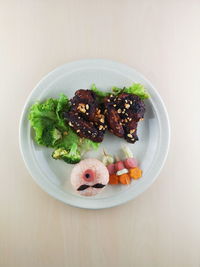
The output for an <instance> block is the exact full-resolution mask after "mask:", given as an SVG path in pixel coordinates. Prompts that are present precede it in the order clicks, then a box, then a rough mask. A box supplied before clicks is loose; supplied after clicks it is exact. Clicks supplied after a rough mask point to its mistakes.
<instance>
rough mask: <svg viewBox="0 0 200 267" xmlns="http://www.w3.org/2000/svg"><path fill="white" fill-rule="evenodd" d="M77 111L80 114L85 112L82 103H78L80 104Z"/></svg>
mask: <svg viewBox="0 0 200 267" xmlns="http://www.w3.org/2000/svg"><path fill="white" fill-rule="evenodd" d="M77 109H78V110H80V112H83V113H85V112H86V109H85V104H83V103H80V104H79V105H78V107H77Z"/></svg>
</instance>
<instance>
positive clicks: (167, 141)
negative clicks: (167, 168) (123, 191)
mask: <svg viewBox="0 0 200 267" xmlns="http://www.w3.org/2000/svg"><path fill="white" fill-rule="evenodd" d="M87 64H102V65H104V64H105V65H106V64H107V65H110V66H112V67H114V68H116V67H118V68H119V69H121V70H123V69H125V70H127V71H128V70H129V71H130V72H132V73H134V74H136V75H137V76H138V77H139V78H140V79H142V80H144V81H145V83H147V84H148V85H149V86H150V87H151V89H152V91H153V93H154V94H155V96H156V98H157V99H158V100H159V104H160V107H161V109H162V110H163V114H162V116H163V117H164V119H165V125H166V129H165V147H164V155H163V157H162V161H161V163H160V165H159V166H158V168H157V171H156V172H155V174H154V176H153V178H152V179H151V180H150V182H148V183H146V184H145V185H144V187H143V188H142V190H140V191H139V192H137V194H136V195H135V196H129V197H128V198H126V199H120V201H118V202H114V203H110V204H109V205H102V206H93V205H88V206H84V205H81V204H78V203H70V202H68V201H67V200H66V199H65V200H64V199H63V198H61V197H60V196H59V195H56V194H54V193H53V191H52V190H51V189H50V188H47V187H46V186H45V185H44V184H43V183H42V182H41V181H40V179H38V178H36V177H35V174H34V171H33V170H32V168H31V167H30V166H29V164H28V160H27V158H26V157H25V152H24V149H23V138H22V136H23V121H24V117H25V115H26V110H27V107H28V104H29V102H30V100H31V98H32V97H33V95H34V93H35V92H36V90H37V88H38V87H39V86H40V84H42V83H43V82H44V81H45V80H46V79H48V77H50V76H52V75H54V74H56V72H58V71H61V70H62V69H64V68H65V67H66V66H70V65H71V66H72V67H73V65H74V66H75V65H87ZM119 69H118V70H119ZM26 119H27V118H26ZM166 137H167V138H166ZM170 138H171V128H170V122H169V115H168V112H167V109H166V106H165V104H164V102H163V100H162V98H161V96H160V94H159V93H158V91H157V90H156V89H155V87H154V86H153V85H152V83H151V82H150V81H149V80H148V79H147V78H146V77H145V76H144V75H143V74H141V73H140V72H138V71H136V70H135V69H134V68H132V67H130V66H128V65H126V64H123V63H119V62H116V61H113V60H109V59H101V58H97V59H82V60H77V61H72V62H67V63H65V64H62V65H60V66H58V67H56V68H55V69H53V70H52V71H50V72H49V73H47V74H46V75H45V76H43V77H42V79H40V81H39V82H38V83H37V84H36V86H35V87H34V88H33V89H32V90H31V92H30V93H29V95H28V97H27V98H26V101H25V104H24V106H23V109H22V112H21V116H20V122H19V148H20V152H21V155H22V158H23V161H24V163H25V166H26V168H27V170H28V172H29V174H30V175H31V177H32V178H33V180H34V181H35V182H36V183H37V184H38V185H39V186H40V187H41V188H42V189H43V190H44V191H45V192H46V193H48V194H49V195H51V196H52V197H54V198H55V199H57V200H60V201H61V202H63V203H65V204H68V205H70V206H73V207H78V208H84V209H104V208H111V207H115V206H118V205H121V204H124V203H126V202H128V201H129V200H132V199H135V198H136V197H138V196H139V195H140V194H142V193H143V192H145V191H146V190H147V189H148V188H149V187H150V186H151V185H152V184H153V183H154V182H155V180H156V179H157V178H158V176H159V174H160V172H161V170H162V168H163V166H164V164H165V162H166V159H167V155H168V152H169V147H170ZM81 200H82V201H83V200H85V199H81ZM92 201H94V200H90V202H92ZM83 202H85V203H87V202H88V201H83ZM95 202H96V201H95ZM102 203H104V202H102Z"/></svg>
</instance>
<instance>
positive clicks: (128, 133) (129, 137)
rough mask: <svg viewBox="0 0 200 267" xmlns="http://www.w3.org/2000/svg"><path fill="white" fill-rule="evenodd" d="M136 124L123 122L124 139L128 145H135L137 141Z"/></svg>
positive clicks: (134, 122) (132, 121)
mask: <svg viewBox="0 0 200 267" xmlns="http://www.w3.org/2000/svg"><path fill="white" fill-rule="evenodd" d="M137 124H138V123H137V122H136V121H134V120H131V121H128V122H124V123H123V127H124V132H125V134H124V138H125V139H126V141H127V142H129V143H132V144H133V143H135V142H136V141H137V140H138V136H137Z"/></svg>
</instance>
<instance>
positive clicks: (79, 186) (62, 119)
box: [20, 59, 169, 209]
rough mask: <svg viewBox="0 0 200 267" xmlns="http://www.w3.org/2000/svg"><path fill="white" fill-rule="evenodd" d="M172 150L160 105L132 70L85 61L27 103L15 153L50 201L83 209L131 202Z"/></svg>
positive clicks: (49, 81) (50, 80) (52, 77)
mask: <svg viewBox="0 0 200 267" xmlns="http://www.w3.org/2000/svg"><path fill="white" fill-rule="evenodd" d="M168 146H169V122H168V117H167V112H166V109H165V107H164V104H163V102H162V100H161V98H160V97H159V95H158V94H157V92H156V91H155V89H153V87H152V85H151V84H150V83H149V82H148V81H147V80H146V79H145V78H143V77H142V76H141V75H140V74H138V73H137V72H136V71H135V70H133V69H131V68H129V67H127V66H125V65H122V64H119V63H116V62H112V61H108V60H100V59H99V60H82V61H77V62H72V63H68V64H65V65H63V66H61V67H59V68H57V69H56V70H54V71H53V72H51V73H49V74H48V75H47V76H46V77H45V78H43V80H42V81H41V82H40V83H39V84H38V85H37V86H36V88H35V89H34V90H33V92H32V93H31V95H30V97H29V99H28V100H27V102H26V105H25V108H24V110H23V113H22V117H21V122H20V148H21V152H22V155H23V158H24V161H25V163H26V166H27V167H28V169H29V171H30V173H31V175H32V176H33V178H34V179H35V180H36V182H37V183H38V184H39V185H40V186H41V187H42V188H43V189H44V190H45V191H47V192H48V193H49V194H51V195H52V196H54V197H56V198H57V199H59V200H61V201H63V202H65V203H67V204H70V205H74V206H77V207H82V208H93V209H99V208H107V207H112V206H116V205H119V204H122V203H124V202H126V201H128V200H130V199H132V198H135V197H136V196H137V195H139V194H140V193H141V192H143V191H145V190H146V189H147V188H148V186H149V185H150V184H151V183H152V182H153V181H154V180H155V178H156V176H157V175H158V173H159V171H160V169H161V167H162V165H163V164H164V161H165V158H166V155H167V151H168Z"/></svg>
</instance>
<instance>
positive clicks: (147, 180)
mask: <svg viewBox="0 0 200 267" xmlns="http://www.w3.org/2000/svg"><path fill="white" fill-rule="evenodd" d="M132 82H139V83H142V84H143V85H144V86H145V87H146V88H147V90H148V92H149V94H150V95H151V98H150V99H148V100H145V103H146V113H145V119H144V121H142V122H140V123H139V128H138V136H139V141H138V142H136V143H135V144H128V143H126V144H128V145H129V147H130V148H131V149H132V151H133V153H134V156H135V158H136V159H137V160H138V161H139V164H140V167H141V169H142V170H143V176H142V178H141V179H139V180H137V181H132V182H131V184H130V185H128V186H124V185H117V186H111V185H108V186H107V187H106V188H105V189H104V191H103V192H102V193H101V194H99V195H96V196H95V197H83V196H79V195H77V194H76V192H74V191H73V189H72V187H71V185H70V179H69V177H70V172H71V169H72V165H68V164H66V163H65V162H63V161H59V160H54V159H52V158H51V153H52V150H51V149H47V148H45V147H42V146H38V145H37V144H36V143H35V142H34V140H33V136H34V133H33V130H32V129H31V128H30V125H29V121H28V119H27V116H28V110H29V108H30V106H31V105H32V104H33V103H34V102H35V101H36V100H39V101H42V100H45V99H47V98H49V97H58V96H59V94H60V93H65V94H66V95H68V96H69V97H72V96H73V95H74V92H75V91H76V90H77V89H80V88H84V89H86V88H90V86H91V84H92V83H95V84H96V86H97V87H98V88H100V89H102V90H107V89H110V88H111V87H112V86H118V87H124V86H130V85H131V83H132ZM169 139H170V129H169V120H168V116H167V111H166V108H165V106H164V104H163V101H162V99H161V97H160V96H159V94H158V93H157V91H156V90H155V89H154V87H153V86H152V84H151V83H150V82H149V81H147V80H146V79H145V78H144V77H143V76H142V75H141V74H140V73H138V72H136V71H135V70H134V69H132V68H130V67H128V66H126V65H123V64H120V63H117V62H113V61H110V60H102V59H90V60H81V61H76V62H72V63H67V64H65V65H63V66H61V67H58V68H56V69H55V70H53V71H52V72H50V73H49V74H48V75H47V76H45V77H44V78H43V79H42V80H41V81H40V82H39V83H38V84H37V86H36V87H35V88H34V90H33V91H32V93H31V94H30V96H29V98H28V99H27V101H26V104H25V107H24V109H23V112H22V116H21V121H20V148H21V153H22V156H23V159H24V161H25V164H26V167H27V168H28V170H29V172H30V174H31V175H32V177H33V179H34V180H35V181H36V182H37V183H38V184H39V185H40V186H41V187H42V188H43V189H44V191H46V192H47V193H49V194H50V195H51V196H53V197H55V198H57V199H59V200H61V201H63V202H65V203H66V204H70V205H73V206H76V207H81V208H88V209H101V208H109V207H113V206H117V205H119V204H122V203H125V202H127V201H128V200H131V199H133V198H135V197H137V196H138V195H139V194H141V193H142V192H144V191H145V190H146V189H147V188H148V187H149V186H150V185H151V184H152V183H153V181H155V179H156V177H157V176H158V174H159V172H160V170H161V168H162V166H163V164H164V162H165V159H166V156H167V152H168V148H169ZM123 142H124V143H125V141H123V140H122V139H120V138H118V137H115V136H113V135H111V134H109V133H107V134H106V135H105V138H104V141H103V143H102V144H101V146H100V148H99V150H98V152H90V154H88V155H87V157H97V158H99V159H100V158H101V153H102V148H103V147H105V148H106V150H107V151H109V152H110V153H112V154H114V155H116V154H119V156H120V144H121V143H123Z"/></svg>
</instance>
